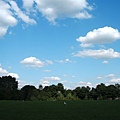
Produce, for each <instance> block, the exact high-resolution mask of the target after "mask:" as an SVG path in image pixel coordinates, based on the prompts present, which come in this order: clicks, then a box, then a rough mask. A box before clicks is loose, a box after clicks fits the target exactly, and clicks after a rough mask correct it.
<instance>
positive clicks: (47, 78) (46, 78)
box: [44, 77, 61, 81]
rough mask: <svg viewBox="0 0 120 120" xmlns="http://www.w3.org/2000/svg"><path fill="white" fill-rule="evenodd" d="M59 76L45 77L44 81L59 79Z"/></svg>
mask: <svg viewBox="0 0 120 120" xmlns="http://www.w3.org/2000/svg"><path fill="white" fill-rule="evenodd" d="M59 80H61V79H60V78H59V77H44V81H59Z"/></svg>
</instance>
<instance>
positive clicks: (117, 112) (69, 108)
mask: <svg viewBox="0 0 120 120" xmlns="http://www.w3.org/2000/svg"><path fill="white" fill-rule="evenodd" d="M0 120H120V101H67V105H64V104H63V101H51V102H47V101H44V102H39V101H35V102H32V101H26V102H22V101H0Z"/></svg>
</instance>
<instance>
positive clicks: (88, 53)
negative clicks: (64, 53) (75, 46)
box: [74, 48, 120, 59]
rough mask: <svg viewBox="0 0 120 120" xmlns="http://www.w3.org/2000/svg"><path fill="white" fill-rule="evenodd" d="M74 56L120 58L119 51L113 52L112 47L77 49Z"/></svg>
mask: <svg viewBox="0 0 120 120" xmlns="http://www.w3.org/2000/svg"><path fill="white" fill-rule="evenodd" d="M74 56H77V57H93V58H102V59H111V58H120V53H118V52H115V51H114V50H113V49H112V48H110V49H108V50H105V49H100V50H91V49H88V50H83V51H79V52H78V53H77V54H75V55H74Z"/></svg>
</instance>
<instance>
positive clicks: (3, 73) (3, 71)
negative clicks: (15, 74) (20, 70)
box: [0, 66, 8, 76]
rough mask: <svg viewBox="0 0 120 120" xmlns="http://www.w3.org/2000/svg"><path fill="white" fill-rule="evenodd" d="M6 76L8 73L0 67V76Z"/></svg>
mask: <svg viewBox="0 0 120 120" xmlns="http://www.w3.org/2000/svg"><path fill="white" fill-rule="evenodd" d="M7 74H8V71H7V70H5V69H3V68H2V67H1V66H0V76H5V75H7Z"/></svg>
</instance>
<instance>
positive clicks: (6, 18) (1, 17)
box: [0, 1, 17, 37]
mask: <svg viewBox="0 0 120 120" xmlns="http://www.w3.org/2000/svg"><path fill="white" fill-rule="evenodd" d="M10 8H11V7H10V5H9V4H8V3H6V2H4V1H0V37H3V36H4V35H5V34H6V33H7V30H8V28H9V27H10V26H15V25H16V24H17V19H16V18H15V17H14V15H13V13H12V12H11V10H10Z"/></svg>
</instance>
